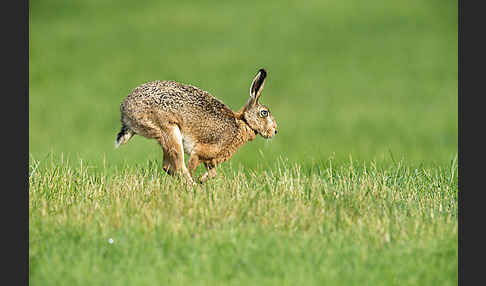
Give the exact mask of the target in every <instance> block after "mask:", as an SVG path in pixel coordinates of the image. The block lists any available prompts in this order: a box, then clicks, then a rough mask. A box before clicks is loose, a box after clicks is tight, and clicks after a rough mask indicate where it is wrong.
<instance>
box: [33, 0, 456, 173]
mask: <svg viewBox="0 0 486 286" xmlns="http://www.w3.org/2000/svg"><path fill="white" fill-rule="evenodd" d="M29 45H30V54H29V63H30V66H29V92H30V94H29V149H30V150H29V151H30V153H31V156H33V157H34V158H36V159H42V158H44V157H45V156H47V155H48V154H57V155H59V154H63V156H65V157H72V158H74V159H75V160H77V159H79V158H82V159H83V160H89V161H90V162H92V164H95V165H98V164H107V165H109V166H115V167H116V166H118V165H120V164H142V163H144V162H146V161H147V160H157V161H158V162H161V160H162V152H161V150H160V148H159V146H158V145H157V143H156V142H155V141H153V140H148V139H145V138H142V137H139V136H137V137H134V138H133V139H132V140H131V141H130V142H129V144H127V145H125V146H123V147H121V148H120V149H116V150H115V149H114V140H115V136H116V134H117V132H118V131H119V129H120V113H119V106H120V103H121V101H122V100H123V99H124V97H125V96H127V95H128V94H129V93H130V92H131V90H133V89H134V88H135V87H136V86H138V85H140V84H142V83H145V82H148V81H152V80H166V79H167V80H169V79H170V80H176V81H180V82H183V83H188V84H192V85H195V86H198V87H200V88H201V89H203V90H206V91H209V92H210V93H212V94H213V95H214V96H216V97H217V98H219V99H221V100H222V101H223V102H225V103H226V104H227V105H229V106H230V107H231V108H232V109H234V110H237V109H239V108H240V107H241V106H242V105H243V104H244V102H246V100H247V98H248V96H249V94H248V92H249V87H250V83H251V80H252V78H253V76H254V75H255V74H256V72H257V70H258V69H259V68H261V67H264V68H266V69H267V71H268V79H267V82H266V84H265V89H264V92H263V96H262V98H261V102H262V103H263V104H265V105H268V106H269V107H270V109H271V111H272V112H273V114H274V116H275V117H276V119H277V123H278V125H279V133H278V135H277V136H276V137H275V138H274V139H273V140H271V141H266V140H264V139H263V138H261V137H260V138H257V140H255V141H253V142H250V143H249V144H247V145H245V146H243V147H242V148H241V149H240V151H239V152H237V153H236V154H235V156H234V157H233V159H232V160H231V164H232V165H233V166H234V165H240V166H244V167H250V168H251V167H254V166H258V165H259V164H263V165H268V166H272V165H273V162H274V161H275V160H276V159H277V158H278V157H280V156H281V157H283V158H288V160H290V161H292V162H298V163H301V164H302V165H308V164H311V162H316V161H326V160H329V159H330V158H334V160H337V161H347V160H349V158H350V157H352V158H353V159H358V160H364V161H368V160H377V161H379V162H383V163H385V164H386V162H389V161H390V160H393V159H394V160H398V159H403V160H405V161H407V162H409V163H410V164H425V165H429V164H439V165H444V164H449V162H450V161H451V159H452V158H453V157H454V156H455V155H456V154H457V137H458V133H457V132H458V131H457V116H458V113H457V110H458V106H457V61H458V59H457V46H458V42H457V2H456V1H431V0H428V1H424V0H411V1H376V0H370V1H359V0H349V1H338V0H329V1H325V0H324V1H317V0H315V1H184V0H178V1H111V0H96V1H94V0H84V1H65V0H64V1H61V0H59V1H57V0H44V1H38V0H34V1H30V42H29Z"/></svg>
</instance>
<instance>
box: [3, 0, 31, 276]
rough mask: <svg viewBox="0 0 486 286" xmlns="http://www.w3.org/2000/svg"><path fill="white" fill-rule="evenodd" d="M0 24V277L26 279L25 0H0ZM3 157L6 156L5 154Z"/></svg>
mask: <svg viewBox="0 0 486 286" xmlns="http://www.w3.org/2000/svg"><path fill="white" fill-rule="evenodd" d="M0 11H1V12H0V14H1V17H0V24H1V27H2V41H1V43H2V44H1V45H0V46H1V48H2V59H3V61H2V65H1V70H2V77H1V84H2V91H1V93H0V95H1V101H0V106H1V107H2V112H0V114H1V116H2V121H1V122H2V123H3V124H2V140H1V141H2V145H3V146H2V149H3V154H4V156H2V159H3V160H2V163H3V167H4V168H3V169H4V170H5V171H6V172H5V171H2V180H3V182H2V202H3V207H2V208H0V209H1V210H2V214H1V215H2V221H3V226H2V250H3V255H2V258H3V259H2V260H4V261H3V262H4V263H3V265H4V266H3V267H2V276H1V280H2V281H5V282H4V284H9V285H28V283H29V228H28V225H29V185H28V174H29V129H28V127H29V124H28V122H29V98H28V91H29V88H28V82H29V1H28V0H17V1H4V2H2V5H1V8H0ZM5 157H7V159H5Z"/></svg>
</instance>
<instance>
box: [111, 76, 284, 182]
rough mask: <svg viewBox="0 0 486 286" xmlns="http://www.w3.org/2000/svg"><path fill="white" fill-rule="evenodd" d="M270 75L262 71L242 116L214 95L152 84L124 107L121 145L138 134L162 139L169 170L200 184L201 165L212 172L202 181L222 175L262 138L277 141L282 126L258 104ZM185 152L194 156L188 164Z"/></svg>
mask: <svg viewBox="0 0 486 286" xmlns="http://www.w3.org/2000/svg"><path fill="white" fill-rule="evenodd" d="M266 76H267V73H266V71H265V70H264V69H260V70H259V71H258V74H257V75H256V76H255V78H254V79H253V82H252V83H251V87H250V99H249V100H248V102H247V103H246V104H245V105H244V106H243V107H242V108H241V109H240V110H239V111H237V112H235V111H233V110H231V109H230V108H229V107H228V106H226V105H225V104H224V103H222V102H221V101H219V100H218V99H216V98H215V97H213V96H212V95H211V94H210V93H208V92H206V91H204V90H201V89H199V88H197V87H195V86H191V85H187V84H182V83H178V82H174V81H152V82H148V83H145V84H142V85H140V86H138V87H137V88H135V89H134V90H133V91H132V92H131V93H130V94H129V95H128V96H127V97H126V98H125V100H124V101H123V102H122V104H121V106H120V112H121V123H122V128H121V131H120V132H119V133H118V135H117V137H116V142H115V147H118V146H119V145H121V144H125V143H127V141H128V140H129V139H130V138H131V137H132V136H133V135H135V134H138V135H141V136H144V137H146V138H153V139H155V140H157V141H158V142H159V144H160V146H161V147H162V150H163V152H164V158H163V169H164V171H166V172H167V173H168V174H170V175H174V174H180V175H183V176H184V177H185V178H186V180H187V181H188V182H189V183H192V184H194V180H193V174H194V171H195V170H196V168H197V167H198V165H199V164H200V163H204V166H205V167H206V169H207V172H206V173H205V174H204V175H202V177H201V178H200V182H201V183H204V182H205V181H206V180H207V179H209V178H214V177H215V176H216V165H218V164H220V163H222V162H224V161H227V160H228V159H230V158H231V156H233V154H234V153H235V152H236V150H237V149H238V148H239V147H240V146H242V145H243V144H245V143H246V142H248V141H251V140H253V139H255V137H256V135H257V134H260V135H261V136H263V137H265V138H267V139H268V138H271V137H273V136H274V135H275V134H277V124H276V122H275V119H274V117H273V116H272V114H271V113H270V110H269V109H268V107H266V106H264V105H261V104H259V103H258V99H259V98H260V96H261V94H262V89H263V86H264V84H265V78H266ZM184 152H185V153H186V154H188V155H189V161H188V166H187V167H186V165H185V164H184Z"/></svg>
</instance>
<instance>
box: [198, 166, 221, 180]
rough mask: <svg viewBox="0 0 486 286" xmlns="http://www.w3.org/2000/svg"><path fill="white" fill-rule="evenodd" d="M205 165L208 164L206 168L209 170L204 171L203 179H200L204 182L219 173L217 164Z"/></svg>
mask: <svg viewBox="0 0 486 286" xmlns="http://www.w3.org/2000/svg"><path fill="white" fill-rule="evenodd" d="M204 166H206V169H207V170H208V171H207V172H206V173H204V175H202V176H201V179H200V181H201V183H204V182H206V181H207V180H208V179H212V178H214V177H216V175H217V172H216V165H214V164H208V163H204Z"/></svg>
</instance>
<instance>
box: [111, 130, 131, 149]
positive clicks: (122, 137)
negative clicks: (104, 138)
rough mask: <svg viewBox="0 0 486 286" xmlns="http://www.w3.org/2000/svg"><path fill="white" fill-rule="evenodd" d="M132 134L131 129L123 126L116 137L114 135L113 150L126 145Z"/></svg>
mask: <svg viewBox="0 0 486 286" xmlns="http://www.w3.org/2000/svg"><path fill="white" fill-rule="evenodd" d="M134 134H135V133H134V132H133V131H132V130H131V129H129V128H128V127H127V126H126V125H123V126H122V128H121V130H120V132H118V135H116V140H115V148H118V147H119V146H120V145H122V144H125V143H127V142H128V140H130V138H132V136H133V135H134Z"/></svg>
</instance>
